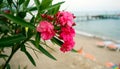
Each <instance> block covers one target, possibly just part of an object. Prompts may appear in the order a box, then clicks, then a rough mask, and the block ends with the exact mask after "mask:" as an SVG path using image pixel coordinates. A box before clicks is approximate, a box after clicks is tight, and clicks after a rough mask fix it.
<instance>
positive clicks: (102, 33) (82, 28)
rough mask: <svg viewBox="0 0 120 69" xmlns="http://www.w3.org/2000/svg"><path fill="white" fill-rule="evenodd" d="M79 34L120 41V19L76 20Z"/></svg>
mask: <svg viewBox="0 0 120 69" xmlns="http://www.w3.org/2000/svg"><path fill="white" fill-rule="evenodd" d="M75 22H76V26H75V29H76V31H77V33H80V34H85V35H88V36H96V37H101V38H103V39H110V40H114V41H120V19H97V20H86V21H79V20H77V18H76V20H75Z"/></svg>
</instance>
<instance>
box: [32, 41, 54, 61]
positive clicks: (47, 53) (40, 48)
mask: <svg viewBox="0 0 120 69" xmlns="http://www.w3.org/2000/svg"><path fill="white" fill-rule="evenodd" d="M31 43H32V44H33V45H34V46H35V47H36V48H37V49H38V50H40V51H41V52H42V53H43V54H45V55H46V56H48V57H49V58H51V59H53V60H56V58H55V57H54V56H52V55H51V54H50V53H49V52H48V51H47V50H45V49H44V48H43V47H42V46H41V45H39V46H36V44H35V41H33V40H31Z"/></svg>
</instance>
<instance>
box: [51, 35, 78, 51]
mask: <svg viewBox="0 0 120 69" xmlns="http://www.w3.org/2000/svg"><path fill="white" fill-rule="evenodd" d="M51 41H52V42H55V43H56V44H57V45H58V46H62V44H63V42H62V41H60V40H59V39H57V38H55V37H53V38H52V39H51ZM71 51H72V52H77V51H76V50H75V49H72V50H71Z"/></svg>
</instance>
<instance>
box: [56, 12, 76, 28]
mask: <svg viewBox="0 0 120 69" xmlns="http://www.w3.org/2000/svg"><path fill="white" fill-rule="evenodd" d="M74 17H75V16H73V14H72V13H70V12H65V11H61V12H58V13H57V15H56V18H57V23H58V24H60V25H61V26H65V25H67V26H69V27H71V26H72V25H73V24H74V22H73V19H74Z"/></svg>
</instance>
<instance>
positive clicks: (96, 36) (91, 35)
mask: <svg viewBox="0 0 120 69" xmlns="http://www.w3.org/2000/svg"><path fill="white" fill-rule="evenodd" d="M75 32H76V34H78V35H82V36H86V37H92V38H96V39H101V40H103V41H105V40H108V41H112V42H114V43H120V40H115V39H112V38H109V37H105V36H98V35H94V34H91V33H87V32H83V31H78V30H75Z"/></svg>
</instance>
